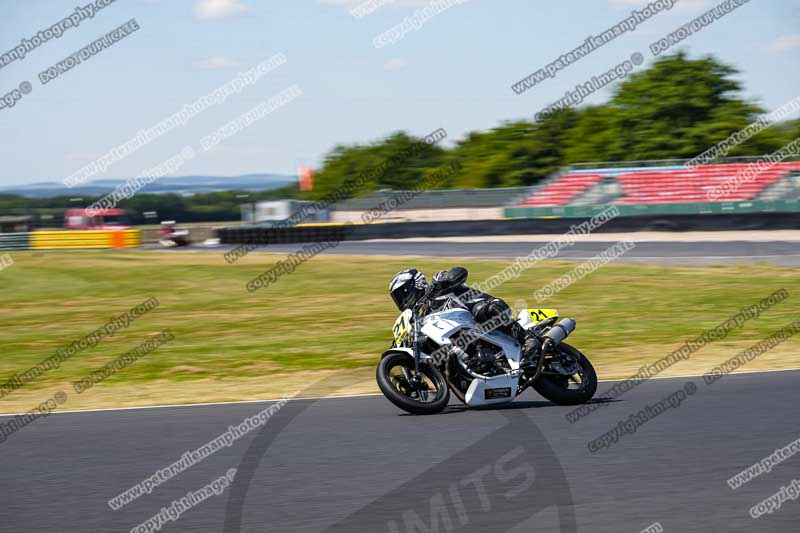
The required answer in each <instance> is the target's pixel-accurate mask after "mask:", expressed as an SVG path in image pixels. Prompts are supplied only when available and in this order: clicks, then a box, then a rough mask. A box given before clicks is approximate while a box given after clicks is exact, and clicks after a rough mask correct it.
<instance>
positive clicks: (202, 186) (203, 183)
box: [0, 174, 297, 198]
mask: <svg viewBox="0 0 800 533" xmlns="http://www.w3.org/2000/svg"><path fill="white" fill-rule="evenodd" d="M125 181H126V180H124V179H103V180H95V181H90V182H87V183H85V184H83V185H78V186H76V187H67V186H65V185H64V184H63V183H60V182H55V181H51V182H42V183H32V184H30V185H16V186H11V187H0V193H5V194H17V195H19V196H25V197H27V198H49V197H51V196H63V195H73V196H80V195H87V196H101V195H103V194H107V193H109V192H111V191H113V190H114V188H115V187H117V186H118V185H122V184H124V183H125ZM293 183H297V176H289V175H283V174H245V175H243V176H230V177H225V176H175V177H165V178H160V179H158V180H157V181H155V182H153V183H151V184H149V185H147V186H145V187H144V188H142V189H141V191H140V192H148V193H155V194H158V193H170V192H171V193H177V194H197V193H205V192H218V191H231V190H237V191H265V190H269V189H276V188H278V187H284V186H286V185H291V184H293Z"/></svg>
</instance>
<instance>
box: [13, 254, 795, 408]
mask: <svg viewBox="0 0 800 533" xmlns="http://www.w3.org/2000/svg"><path fill="white" fill-rule="evenodd" d="M11 255H12V257H13V259H14V261H15V264H14V265H12V266H11V267H9V268H7V269H5V270H3V271H0V294H2V296H3V304H4V305H3V306H2V309H0V324H2V328H0V353H2V357H1V358H0V382H5V380H6V379H8V378H9V377H11V376H12V375H13V374H14V373H16V372H20V371H23V370H25V369H27V368H29V367H31V366H32V365H34V364H36V363H38V362H40V361H42V360H44V359H46V358H47V357H49V356H50V355H52V354H53V353H55V350H56V349H57V348H60V347H64V346H66V345H68V344H70V343H71V342H72V341H74V340H77V339H79V338H80V337H81V336H83V335H85V334H87V333H89V332H91V331H92V330H94V329H96V328H98V327H100V326H102V325H103V324H104V322H106V321H107V320H108V319H109V318H110V317H111V316H112V315H117V314H120V313H122V312H124V311H126V310H127V309H129V308H130V307H133V306H135V305H136V304H138V303H140V302H142V301H143V300H145V299H147V298H149V297H153V296H154V297H156V298H158V300H159V302H160V307H159V308H158V309H156V310H154V311H151V312H150V313H148V314H146V315H144V316H142V317H141V318H139V319H138V320H136V321H135V322H134V323H133V324H132V325H131V326H130V327H129V328H127V329H125V330H122V331H120V332H119V333H118V334H117V335H116V336H114V337H113V338H107V339H105V340H103V341H101V343H100V344H99V345H98V346H96V347H95V348H90V349H87V350H85V351H83V352H81V353H79V354H78V355H76V356H75V357H74V358H73V359H71V360H69V361H67V362H66V363H64V364H63V366H62V367H61V368H60V369H57V370H53V371H49V372H48V373H46V374H45V375H43V376H40V377H39V378H38V379H36V380H35V381H33V382H31V383H29V384H27V385H26V386H25V387H23V388H22V389H20V390H19V391H16V392H14V393H12V394H11V395H9V396H8V397H7V398H4V399H2V400H0V412H9V410H11V409H12V408H15V409H22V408H24V407H25V406H26V405H28V404H30V403H31V402H33V403H34V404H35V403H36V401H34V400H35V399H36V398H40V397H41V399H44V396H46V394H47V392H51V391H52V390H53V389H54V387H57V386H65V384H66V383H68V382H71V381H76V380H79V379H80V378H82V377H85V376H86V375H87V374H88V373H90V372H91V371H92V370H95V369H97V368H99V367H100V366H102V365H104V364H106V363H107V362H109V361H111V360H112V359H113V358H115V357H117V356H118V355H121V354H122V353H124V352H125V351H127V350H129V349H131V348H133V347H135V346H136V345H137V344H139V343H140V342H142V341H143V340H144V339H146V338H147V336H149V335H154V334H156V333H158V332H159V331H161V330H164V329H167V328H169V329H170V330H171V331H172V332H173V334H174V335H175V339H174V340H173V341H172V342H170V343H168V344H166V345H165V346H163V347H161V348H160V349H159V350H158V351H156V352H154V353H152V354H150V355H148V356H146V357H144V358H143V359H141V360H140V361H138V362H136V363H135V364H134V365H132V366H130V367H128V368H126V369H125V370H124V371H122V372H120V373H118V374H117V375H115V376H113V377H111V378H109V379H108V380H106V381H105V382H103V383H102V384H100V385H98V386H96V387H95V388H94V389H92V391H89V392H87V393H85V394H84V395H82V396H81V398H80V402H78V403H75V402H72V403H71V405H73V406H74V405H80V406H89V405H103V406H109V405H123V404H137V403H139V404H143V403H163V402H166V401H208V400H216V399H222V398H224V399H252V398H253V397H255V396H258V397H263V396H264V395H269V394H271V393H272V394H274V393H275V392H276V391H279V390H281V384H288V383H290V382H291V383H296V382H302V381H303V380H305V379H306V378H307V379H308V380H309V381H310V380H311V376H313V375H315V374H314V373H315V372H317V371H325V370H334V369H351V371H352V375H353V376H354V378H353V380H354V382H353V386H354V387H355V388H356V389H358V388H359V387H361V388H362V389H363V388H365V387H366V388H369V387H372V386H373V384H374V379H373V378H372V377H371V372H372V368H374V365H375V364H376V361H377V357H378V356H379V355H380V354H381V352H382V351H383V350H384V349H385V348H386V346H388V344H389V343H390V342H391V326H392V323H393V321H394V319H395V318H396V316H397V310H396V309H395V308H394V306H393V304H392V302H391V299H390V298H389V295H388V291H387V286H388V282H389V280H390V278H391V276H392V275H393V274H394V273H395V272H397V271H398V270H400V269H402V268H407V267H409V266H414V267H416V268H419V269H421V270H423V271H424V272H425V273H426V274H428V276H429V277H431V276H432V275H433V274H434V273H435V272H436V271H438V270H442V269H445V268H449V267H450V266H453V265H456V264H460V265H463V266H466V267H468V268H469V270H470V280H471V281H473V282H477V281H480V280H483V279H486V278H488V277H489V276H491V275H492V274H494V273H496V272H497V271H499V270H500V269H502V268H504V267H505V266H507V265H508V264H509V262H507V261H486V260H481V261H478V260H464V259H461V260H457V259H450V260H448V259H403V258H378V257H335V256H325V255H323V256H320V257H316V258H314V259H313V260H311V261H309V262H307V263H305V264H303V265H301V266H299V267H298V268H297V270H296V271H295V272H294V273H293V274H290V275H287V276H284V277H282V278H280V279H279V280H278V282H277V283H276V284H274V285H272V286H270V287H267V288H264V289H260V290H258V291H256V292H254V293H248V292H247V291H246V290H245V284H246V282H247V281H248V280H250V279H252V278H253V277H255V276H256V275H258V274H260V273H261V272H263V271H264V270H265V269H267V268H268V267H269V266H270V264H271V263H272V262H274V261H276V260H278V259H282V257H281V256H276V255H267V254H261V253H253V254H251V255H250V256H248V257H246V258H244V259H242V260H240V261H238V262H237V263H235V264H233V265H228V264H227V263H226V262H225V261H224V260H223V254H222V253H221V252H199V253H180V252H177V253H169V252H166V253H164V252H141V251H126V252H88V251H80V252H59V253H35V252H30V253H29V252H25V253H12V254H11ZM574 266H575V264H574V263H562V262H546V263H543V264H540V265H537V266H535V267H534V268H532V269H529V270H527V271H526V272H524V273H523V274H522V276H521V277H520V278H519V279H516V280H513V281H510V282H508V283H505V284H503V285H501V286H500V287H499V288H497V289H496V290H495V291H493V293H494V294H495V295H496V296H499V297H501V298H504V299H506V300H507V301H508V302H509V303H510V304H513V303H514V302H515V301H517V300H518V299H520V298H522V299H526V300H527V301H528V302H529V303H530V304H531V307H555V308H557V309H559V310H560V311H561V314H562V316H571V317H574V318H576V319H577V321H578V329H577V331H576V332H575V334H574V335H573V337H571V341H570V342H571V343H572V344H574V345H576V346H577V347H579V348H580V349H581V350H582V351H584V353H586V354H587V355H588V356H589V358H590V359H591V360H592V361H593V362H594V363H595V365H596V366H597V368H598V370H599V372H600V377H601V378H608V377H620V376H624V375H627V373H629V372H630V370H631V369H635V368H638V366H640V365H641V364H643V363H646V362H652V361H653V360H655V359H657V358H659V357H662V356H664V355H666V354H668V353H669V352H670V351H671V350H672V349H675V348H676V347H677V346H678V345H679V344H680V342H682V341H683V340H686V339H689V338H693V337H695V336H697V335H698V334H700V333H701V332H702V330H703V329H705V328H708V327H713V326H715V325H717V324H718V323H720V322H722V321H724V320H725V319H727V318H728V317H730V316H731V315H732V314H733V313H735V312H736V311H737V310H738V309H739V308H741V307H743V306H747V305H751V304H753V303H756V302H758V301H759V300H760V299H761V298H763V297H765V296H767V295H768V294H770V293H771V292H773V291H775V290H777V289H779V288H785V289H787V290H788V291H789V293H790V298H789V299H788V300H786V301H785V302H783V303H780V304H778V305H777V306H776V307H774V308H772V309H771V310H769V311H768V312H767V313H766V314H765V315H763V316H762V317H761V318H760V319H758V320H752V321H750V322H748V323H747V324H746V325H745V326H744V328H742V329H741V330H737V331H735V332H733V333H732V334H731V335H730V336H729V337H728V338H726V339H724V340H722V341H719V342H717V343H714V345H712V346H709V347H706V348H704V349H703V350H701V352H699V353H698V357H693V359H695V360H698V361H701V362H703V365H704V366H703V368H698V369H696V370H698V371H705V370H707V369H708V368H709V364H707V363H709V360H706V359H703V356H704V355H706V354H707V355H709V356H711V355H713V356H714V357H716V359H715V360H716V361H717V362H719V361H721V360H722V359H724V358H727V357H730V356H732V355H734V354H735V353H736V351H737V350H738V349H741V348H744V347H747V346H748V345H749V344H751V343H754V342H756V341H758V340H760V339H762V338H764V337H766V336H767V335H769V334H770V333H771V332H773V331H774V330H776V329H778V328H779V327H780V326H782V325H784V324H787V323H789V322H791V321H793V320H796V319H797V318H798V316H800V313H798V310H800V306H798V303H797V302H798V299H800V274H799V273H798V271H797V270H796V269H788V268H776V267H769V266H737V267H728V266H726V267H721V266H720V267H691V268H689V267H669V268H667V267H655V266H639V265H609V266H606V267H603V268H602V269H600V270H598V271H597V272H595V273H593V274H591V275H590V276H588V277H587V278H585V279H583V280H581V281H580V282H578V283H575V284H574V285H572V286H570V287H569V288H567V289H565V290H564V291H562V292H561V293H559V294H557V295H556V296H555V297H553V298H552V299H551V300H548V301H547V302H545V303H544V304H542V305H536V304H535V299H534V298H533V292H534V290H535V289H536V288H538V287H540V286H542V285H544V284H546V283H548V282H550V281H552V280H554V279H555V278H557V277H558V276H560V275H562V274H564V273H566V272H568V271H569V270H570V269H571V268H573V267H574ZM515 311H517V309H515ZM798 347H800V341H798V340H796V339H792V340H790V341H788V342H787V343H785V344H784V345H783V346H782V347H780V349H776V352H775V353H780V354H781V358H780V359H774V358H773V359H770V358H768V357H766V356H764V358H763V361H762V363H761V365H762V366H764V365H766V366H768V367H776V366H777V367H780V366H786V367H788V366H800V356H798V355H796V354H797V352H798V349H797V348H798ZM767 363H768V364H767ZM756 367H759V366H758V363H757V362H754V363H753V365H752V368H756ZM304 372H305V373H306V374H304ZM156 384H157V385H158V386H159V387H160V388H159V389H158V390H155V389H154V388H153V387H154V386H155V385H156ZM170 384H172V387H170V386H169V385H170ZM287 386H288V385H287ZM359 390H361V389H359ZM98 391H100V392H98ZM115 391H118V392H119V396H116V395H115ZM137 391H140V392H137ZM140 393H141V396H140V397H137V395H139V394H140ZM123 396H124V397H123ZM76 401H77V400H76ZM26 402H27V403H26ZM31 407H33V405H28V407H27V408H28V409H29V408H31Z"/></svg>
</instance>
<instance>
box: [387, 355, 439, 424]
mask: <svg viewBox="0 0 800 533" xmlns="http://www.w3.org/2000/svg"><path fill="white" fill-rule="evenodd" d="M419 372H420V376H419V379H418V380H417V379H415V378H414V374H415V372H414V358H413V357H412V356H411V355H409V354H407V353H403V352H396V353H392V354H389V355H387V356H385V357H384V358H383V359H381V362H380V363H378V368H377V370H376V373H375V374H376V376H375V377H376V379H377V380H378V387H379V388H380V389H381V392H382V393H383V395H384V396H386V398H387V399H388V400H389V401H390V402H392V403H393V404H394V405H396V406H397V407H399V408H400V409H402V410H404V411H407V412H409V413H411V414H415V415H432V414H436V413H438V412H440V411H442V409H444V408H445V407H447V402H448V401H449V400H450V390H449V389H448V388H447V382H446V381H445V379H444V376H443V375H442V373H441V372H439V370H438V369H437V368H436V367H434V366H431V365H429V364H427V363H423V362H420V365H419Z"/></svg>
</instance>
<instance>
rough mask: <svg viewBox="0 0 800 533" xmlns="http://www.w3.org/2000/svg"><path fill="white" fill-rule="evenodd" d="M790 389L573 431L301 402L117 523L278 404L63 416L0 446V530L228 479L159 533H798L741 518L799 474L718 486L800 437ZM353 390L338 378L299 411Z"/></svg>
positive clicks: (69, 525)
mask: <svg viewBox="0 0 800 533" xmlns="http://www.w3.org/2000/svg"><path fill="white" fill-rule="evenodd" d="M798 380H800V371H785V372H770V373H753V374H741V375H731V376H727V377H725V378H724V379H723V380H721V381H720V382H718V383H716V384H713V385H710V386H708V385H706V384H705V383H704V382H703V380H702V378H697V377H694V378H674V379H654V380H649V381H647V382H644V383H642V384H641V385H639V386H638V387H637V388H635V389H633V390H632V391H630V392H628V393H626V394H625V395H623V396H621V397H620V398H618V399H617V400H616V401H613V402H607V403H604V404H603V405H602V408H600V409H599V410H598V411H596V412H593V413H590V414H589V415H587V416H586V417H585V418H583V419H582V420H579V421H577V422H575V423H572V424H571V423H569V422H567V420H565V418H564V415H565V414H566V413H567V412H569V411H570V410H571V408H567V407H558V406H555V405H553V404H551V403H549V402H547V401H545V400H543V399H542V398H541V397H539V396H538V395H537V394H536V393H535V392H532V391H531V392H526V393H525V394H524V395H523V396H522V397H521V398H520V399H519V400H518V401H516V402H515V403H513V404H511V407H510V408H505V409H493V410H467V409H464V408H462V407H461V406H459V405H451V406H450V407H448V409H447V410H446V411H445V413H443V414H441V415H437V416H429V417H414V416H409V415H405V414H403V413H402V412H401V411H399V410H398V409H396V408H395V407H393V406H392V405H391V404H389V402H388V401H386V400H385V399H384V398H383V397H382V396H365V397H354V398H339V399H320V400H295V401H291V402H288V403H287V404H286V405H284V406H283V407H282V408H281V409H280V410H278V411H277V414H275V415H274V416H273V417H272V418H270V419H269V420H268V421H267V423H266V425H264V426H263V427H262V428H261V429H260V430H256V431H253V432H252V433H250V434H248V435H246V436H245V437H243V438H242V439H241V440H239V441H237V442H235V443H234V444H233V445H232V446H231V447H230V448H223V449H222V450H220V451H218V452H216V453H215V454H214V455H212V456H211V457H209V458H207V459H205V460H204V461H202V462H200V463H199V464H196V465H194V466H193V467H191V468H189V469H188V470H186V471H184V472H182V473H180V474H178V475H177V477H176V478H174V479H171V480H170V481H168V482H166V483H164V484H163V485H161V486H160V487H157V488H155V489H154V490H153V492H152V493H151V494H145V495H143V496H142V497H140V498H139V499H137V500H135V501H133V502H131V503H129V504H128V505H127V506H125V507H123V508H122V509H121V510H118V511H112V510H111V509H110V508H109V506H108V505H107V503H106V502H107V500H108V499H109V498H111V497H113V496H116V495H117V494H118V493H120V492H122V491H123V490H125V489H127V488H129V487H130V486H131V485H133V484H135V483H137V482H139V481H141V480H142V479H144V478H146V477H148V476H150V475H151V474H153V473H154V472H155V471H156V470H158V469H160V468H163V467H165V466H167V465H168V464H170V463H172V462H173V461H175V460H177V459H179V458H180V457H181V455H182V454H183V453H184V452H186V451H189V450H194V449H196V448H198V447H200V446H201V445H203V444H204V443H206V442H207V441H209V440H211V439H213V438H214V437H216V436H217V435H219V434H220V433H222V432H223V431H225V430H226V429H227V428H228V426H229V425H235V424H238V423H240V422H241V421H242V420H243V419H244V418H245V417H248V416H251V415H254V414H255V413H257V412H259V411H261V410H263V409H264V408H265V407H267V406H269V405H271V404H270V403H269V402H259V403H244V404H225V405H208V406H183V407H164V408H151V409H133V410H110V411H98V412H85V413H60V414H53V415H51V416H49V417H48V418H44V419H40V420H37V421H35V422H34V423H32V424H31V425H30V426H28V427H26V428H23V429H22V430H20V431H19V432H17V433H15V434H12V435H11V436H10V437H9V438H8V440H7V441H6V442H5V443H3V444H0V450H1V451H0V473H1V474H0V480H1V481H0V483H2V484H3V489H2V493H1V494H2V504H0V531H3V532H29V531H30V532H40V531H57V532H60V533H71V532H81V533H87V532H109V531H130V530H131V528H133V527H134V526H136V525H138V524H139V523H141V522H143V521H145V520H146V519H147V518H149V517H150V516H152V515H154V514H156V513H157V512H158V511H159V510H160V509H161V508H162V507H167V506H169V505H170V502H171V501H172V500H173V499H176V498H179V497H181V496H183V495H185V494H186V493H187V492H188V491H190V490H191V491H194V490H197V489H199V488H200V487H202V486H203V485H205V484H207V483H209V482H210V481H212V480H213V479H215V478H218V477H219V476H221V475H223V474H224V473H225V471H226V470H228V469H229V468H232V467H233V468H238V473H237V474H236V478H235V480H234V484H233V486H232V487H230V488H228V489H227V490H226V491H225V492H223V493H222V494H221V495H219V496H213V497H212V498H210V499H209V500H206V501H205V502H202V503H200V504H199V505H198V506H196V507H194V508H192V509H190V510H188V511H186V512H185V514H183V516H181V518H180V519H179V520H177V521H176V522H169V523H167V524H165V525H164V526H163V528H162V531H175V532H178V531H181V532H183V531H185V532H219V531H230V532H234V531H242V532H256V531H259V532H261V531H280V532H284V531H286V532H295V531H337V532H339V531H341V532H345V531H349V532H353V531H357V532H361V531H366V532H395V531H402V532H406V531H420V532H421V531H439V532H444V531H468V532H472V531H482V532H486V531H490V532H494V531H510V532H512V533H517V532H523V531H546V532H555V531H563V532H568V531H580V532H592V533H604V532H608V533H612V532H613V533H620V532H623V533H624V532H632V533H638V532H640V531H642V530H643V529H645V528H646V527H648V526H650V525H651V524H653V523H655V522H658V523H660V524H661V526H662V527H663V530H664V531H665V532H671V531H675V532H701V531H702V532H709V531H715V532H716V531H725V532H727V531H751V532H761V531H771V532H772V531H797V524H798V523H800V500H794V501H792V500H788V501H786V502H784V503H783V504H782V507H781V508H779V509H778V510H776V511H775V512H774V513H772V514H767V515H764V516H762V517H760V518H758V519H752V518H751V517H750V516H748V510H749V509H750V508H751V507H752V506H753V505H756V504H757V503H758V502H761V501H762V500H764V499H765V498H767V497H768V496H770V495H772V494H773V493H775V492H777V491H778V490H779V489H780V487H781V486H782V485H787V484H789V483H790V482H791V481H792V478H800V467H798V465H800V457H791V458H789V459H787V460H786V461H785V462H783V463H782V464H780V465H777V466H775V467H774V468H773V469H772V471H771V472H770V473H765V474H763V475H761V476H759V477H758V478H756V479H754V480H752V481H750V482H749V483H747V484H746V485H744V486H742V487H740V488H739V489H737V490H732V489H731V488H730V487H729V486H728V485H727V484H726V480H727V479H728V478H730V477H731V476H733V475H734V474H736V473H738V472H740V471H741V470H743V469H744V468H746V467H748V466H750V465H752V464H753V463H755V462H757V461H759V460H760V459H762V458H763V457H766V456H768V455H770V454H772V453H773V451H774V450H775V449H776V448H779V447H783V446H786V445H788V444H789V443H790V442H792V441H794V440H795V439H797V438H798V437H800V435H798V428H797V420H798V415H797V399H798V392H797V385H798ZM688 381H692V382H694V383H695V384H696V385H697V392H696V393H695V394H693V395H691V396H687V398H686V400H685V401H683V402H682V403H681V404H680V406H678V407H677V408H674V409H669V410H667V411H666V412H664V413H662V414H661V415H659V416H658V417H656V418H654V419H652V420H650V421H648V422H647V423H646V424H644V425H642V426H641V427H639V428H638V430H637V431H636V432H635V433H632V434H629V435H625V436H623V437H622V438H621V439H620V440H619V441H618V442H616V443H615V444H613V445H612V446H611V447H610V448H608V449H602V450H600V451H598V452H596V453H591V452H590V451H589V450H588V448H587V443H588V442H589V441H590V440H592V439H595V438H597V437H599V436H600V435H601V434H603V433H604V432H606V431H609V430H610V429H612V428H613V427H614V426H616V425H617V424H618V422H619V421H620V420H622V419H626V418H627V417H628V416H629V415H630V414H632V413H634V412H636V411H638V410H640V409H643V408H644V407H645V406H646V405H648V404H653V403H655V402H657V401H659V400H661V399H663V398H664V397H666V396H668V395H669V394H671V393H673V392H675V391H676V390H678V389H680V388H682V387H684V385H685V384H686V383H687V382H688ZM343 385H346V374H345V375H344V376H343V377H337V378H334V379H333V382H331V381H330V380H329V381H328V382H326V383H321V384H315V385H312V386H310V388H309V390H307V391H304V394H309V393H311V392H316V393H325V392H331V391H334V390H335V389H336V387H338V386H343ZM611 385H612V383H601V384H600V389H599V391H598V392H599V393H602V392H603V391H604V390H606V389H607V388H608V387H610V386H611ZM7 420H8V419H7V417H2V418H0V422H7ZM434 519H436V520H438V522H437V523H436V524H435V525H436V526H437V528H438V529H434V528H433V527H432V525H433V524H434V522H433V520H434ZM417 520H419V522H418V523H417V522H416V521H417ZM559 521H561V522H560V523H559ZM414 524H416V526H415V525H414ZM407 526H411V527H410V528H408V527H407ZM417 526H418V527H417ZM451 526H452V527H451Z"/></svg>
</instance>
